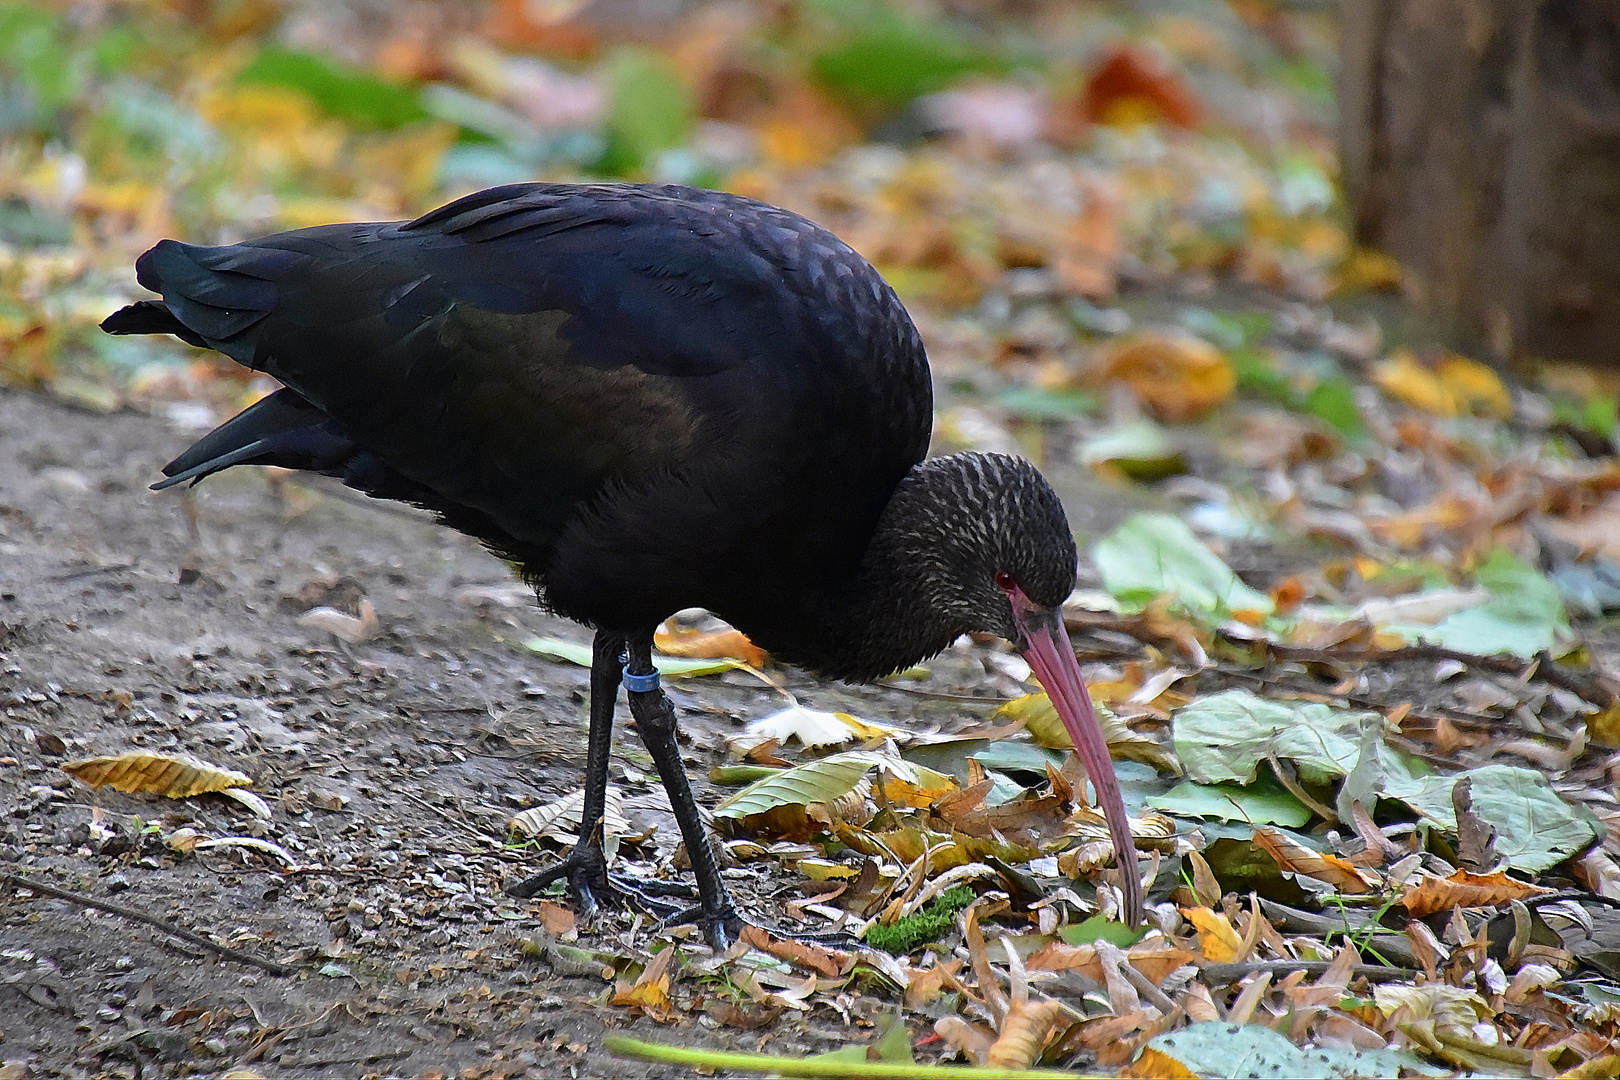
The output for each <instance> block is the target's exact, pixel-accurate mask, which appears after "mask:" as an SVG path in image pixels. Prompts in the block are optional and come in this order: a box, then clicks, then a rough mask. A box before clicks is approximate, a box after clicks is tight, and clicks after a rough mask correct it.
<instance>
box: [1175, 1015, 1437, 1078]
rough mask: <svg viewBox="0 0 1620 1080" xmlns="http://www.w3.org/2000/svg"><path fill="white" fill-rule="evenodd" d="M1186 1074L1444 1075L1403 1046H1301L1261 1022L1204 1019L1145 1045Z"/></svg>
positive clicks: (1312, 1075)
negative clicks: (1308, 1047)
mask: <svg viewBox="0 0 1620 1080" xmlns="http://www.w3.org/2000/svg"><path fill="white" fill-rule="evenodd" d="M1148 1048H1149V1049H1150V1050H1153V1051H1156V1052H1158V1053H1160V1054H1163V1055H1164V1056H1165V1057H1167V1058H1170V1059H1171V1060H1172V1061H1174V1062H1176V1063H1178V1064H1179V1065H1180V1066H1181V1067H1182V1068H1183V1069H1185V1070H1186V1071H1187V1072H1190V1073H1193V1074H1194V1075H1196V1076H1204V1077H1228V1078H1236V1077H1274V1076H1291V1077H1298V1078H1300V1080H1330V1078H1338V1077H1383V1076H1403V1075H1417V1076H1448V1075H1450V1071H1449V1070H1446V1069H1437V1068H1435V1067H1434V1066H1432V1065H1429V1064H1427V1063H1426V1062H1425V1061H1424V1060H1423V1059H1422V1058H1420V1057H1418V1056H1417V1055H1416V1054H1413V1053H1412V1052H1410V1051H1408V1050H1390V1049H1383V1050H1342V1049H1338V1048H1329V1047H1316V1048H1314V1049H1310V1050H1301V1049H1299V1048H1298V1047H1297V1046H1295V1045H1294V1044H1293V1043H1291V1042H1289V1041H1288V1039H1287V1038H1286V1037H1285V1036H1283V1035H1280V1034H1278V1033H1277V1032H1275V1031H1272V1030H1271V1029H1270V1028H1268V1027H1265V1026H1263V1025H1261V1024H1243V1025H1238V1024H1228V1023H1225V1022H1224V1021H1205V1022H1203V1023H1199V1024H1189V1025H1188V1026H1187V1027H1184V1028H1182V1029H1181V1030H1180V1031H1177V1032H1175V1033H1173V1034H1169V1035H1160V1036H1158V1037H1157V1038H1155V1039H1153V1040H1152V1041H1151V1042H1149V1043H1148Z"/></svg>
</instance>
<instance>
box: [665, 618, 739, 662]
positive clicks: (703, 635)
mask: <svg viewBox="0 0 1620 1080" xmlns="http://www.w3.org/2000/svg"><path fill="white" fill-rule="evenodd" d="M653 644H654V645H657V646H658V648H659V651H660V652H662V653H663V654H664V655H665V656H685V657H688V658H690V659H693V660H721V659H736V660H741V661H743V662H744V663H746V664H751V665H752V666H754V667H759V666H761V665H762V664H764V663H765V650H764V649H762V648H760V647H759V646H758V645H755V644H754V643H753V642H752V641H749V640H748V637H747V635H745V634H744V633H743V632H742V631H741V630H734V629H732V628H731V627H729V626H728V627H726V628H725V629H724V630H692V629H689V628H687V627H684V626H673V625H671V624H668V623H666V624H664V626H660V627H659V628H658V630H657V631H656V632H655V633H654V634H653Z"/></svg>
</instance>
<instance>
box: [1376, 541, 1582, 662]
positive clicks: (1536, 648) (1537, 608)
mask: <svg viewBox="0 0 1620 1080" xmlns="http://www.w3.org/2000/svg"><path fill="white" fill-rule="evenodd" d="M1474 577H1475V580H1477V581H1478V582H1479V583H1480V584H1481V585H1483V586H1485V588H1486V589H1488V590H1490V593H1491V598H1490V599H1489V600H1487V601H1485V603H1483V604H1481V605H1480V606H1479V607H1477V608H1470V609H1469V610H1467V611H1459V612H1457V614H1455V615H1452V616H1450V617H1449V618H1447V619H1446V620H1445V621H1444V622H1442V623H1440V625H1438V626H1433V627H1413V628H1401V632H1402V633H1403V634H1405V635H1406V636H1407V637H1409V638H1412V639H1413V640H1419V641H1428V642H1432V643H1434V644H1436V645H1443V646H1445V647H1446V648H1448V649H1457V650H1458V651H1460V652H1467V653H1476V654H1479V655H1482V656H1490V655H1493V654H1496V653H1509V654H1511V655H1513V656H1522V657H1527V658H1528V657H1531V656H1534V655H1536V654H1537V653H1538V652H1541V651H1542V650H1543V649H1552V648H1554V647H1555V646H1557V645H1558V644H1559V643H1560V642H1561V641H1563V640H1565V639H1567V638H1568V636H1569V632H1570V631H1569V620H1568V618H1567V617H1566V616H1565V614H1564V602H1563V600H1561V599H1560V598H1559V596H1558V587H1557V586H1555V585H1554V584H1553V583H1552V582H1551V581H1549V580H1548V579H1547V577H1546V576H1545V575H1544V574H1542V573H1541V571H1539V570H1537V569H1536V568H1535V567H1533V566H1531V565H1530V564H1529V563H1527V562H1525V561H1524V560H1523V559H1521V558H1519V557H1518V556H1517V555H1514V554H1513V553H1512V552H1509V551H1505V550H1500V549H1499V550H1497V551H1496V552H1494V553H1492V555H1491V557H1490V558H1489V559H1488V560H1487V561H1486V562H1485V564H1484V565H1483V566H1481V567H1480V568H1479V570H1478V571H1476V573H1475V575H1474Z"/></svg>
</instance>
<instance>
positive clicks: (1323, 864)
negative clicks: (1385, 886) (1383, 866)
mask: <svg viewBox="0 0 1620 1080" xmlns="http://www.w3.org/2000/svg"><path fill="white" fill-rule="evenodd" d="M1254 843H1255V846H1256V847H1258V848H1260V849H1261V850H1262V851H1264V852H1266V853H1267V854H1268V855H1270V856H1271V857H1272V858H1273V859H1276V860H1277V865H1278V866H1280V867H1282V868H1283V869H1284V870H1287V871H1289V872H1290V873H1294V874H1304V875H1305V876H1306V877H1313V878H1316V879H1317V880H1318V881H1325V882H1327V883H1328V884H1329V885H1332V886H1333V887H1334V888H1335V889H1338V890H1339V891H1340V892H1347V893H1366V892H1372V891H1373V889H1375V888H1377V887H1378V884H1379V878H1378V875H1376V874H1373V873H1369V872H1368V871H1365V870H1361V869H1359V868H1357V867H1355V866H1352V865H1351V864H1350V863H1348V862H1346V861H1345V860H1344V859H1341V858H1339V857H1338V856H1337V855H1328V854H1323V853H1319V852H1315V851H1312V850H1311V849H1310V848H1308V847H1306V846H1305V845H1303V844H1301V843H1299V841H1297V840H1293V839H1290V838H1289V837H1288V836H1287V834H1285V833H1281V832H1278V831H1277V830H1276V829H1269V828H1268V829H1256V830H1255V833H1254Z"/></svg>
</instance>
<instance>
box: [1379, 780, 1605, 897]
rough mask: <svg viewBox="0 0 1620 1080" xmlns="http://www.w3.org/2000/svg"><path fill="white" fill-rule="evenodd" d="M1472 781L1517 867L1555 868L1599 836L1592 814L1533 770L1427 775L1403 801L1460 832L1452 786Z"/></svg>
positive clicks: (1502, 849) (1500, 847) (1502, 850)
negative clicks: (1562, 797)
mask: <svg viewBox="0 0 1620 1080" xmlns="http://www.w3.org/2000/svg"><path fill="white" fill-rule="evenodd" d="M1465 776H1466V777H1468V778H1470V779H1471V780H1473V789H1472V795H1473V804H1474V813H1476V814H1478V815H1479V816H1480V817H1481V818H1483V819H1484V820H1486V821H1488V822H1490V823H1491V824H1492V825H1494V826H1495V827H1496V853H1497V854H1498V855H1500V856H1501V857H1502V858H1504V859H1506V860H1507V863H1508V865H1509V866H1511V867H1513V868H1514V869H1515V870H1524V871H1529V872H1538V871H1542V870H1546V869H1549V868H1550V867H1553V866H1556V865H1557V864H1558V863H1561V862H1563V861H1564V860H1565V859H1567V858H1569V857H1570V856H1571V855H1574V854H1575V853H1576V852H1578V851H1580V850H1581V849H1582V848H1584V847H1586V846H1587V845H1588V844H1590V843H1591V842H1592V841H1593V840H1594V839H1595V838H1596V837H1597V836H1599V835H1600V831H1601V830H1600V828H1599V825H1598V823H1597V822H1596V821H1595V820H1594V819H1593V817H1592V815H1591V814H1589V813H1587V812H1586V811H1584V810H1581V809H1579V808H1577V807H1574V806H1572V805H1570V804H1569V803H1567V802H1565V801H1564V800H1563V799H1561V798H1559V797H1558V793H1557V792H1555V791H1553V789H1552V785H1551V784H1549V783H1548V782H1547V778H1546V777H1545V776H1543V775H1541V773H1539V772H1536V771H1535V770H1534V769H1520V768H1516V767H1514V766H1512V765H1485V766H1482V767H1481V768H1478V769H1470V770H1469V771H1467V772H1465V773H1458V774H1447V775H1444V776H1441V775H1433V776H1429V777H1426V778H1425V779H1424V782H1423V784H1422V786H1421V787H1420V788H1419V789H1418V790H1417V791H1416V792H1413V793H1411V794H1409V795H1403V796H1400V800H1401V801H1402V802H1404V803H1406V804H1407V805H1408V806H1410V807H1412V809H1414V810H1416V811H1417V812H1418V813H1420V814H1422V815H1423V816H1424V817H1426V818H1429V819H1430V820H1431V821H1434V822H1436V823H1437V824H1439V825H1440V826H1441V827H1442V828H1444V829H1447V830H1452V831H1455V829H1456V828H1457V817H1456V812H1455V811H1454V810H1453V808H1452V802H1451V789H1452V788H1453V787H1455V786H1456V784H1457V781H1458V780H1461V779H1462V778H1463V777H1465Z"/></svg>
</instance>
